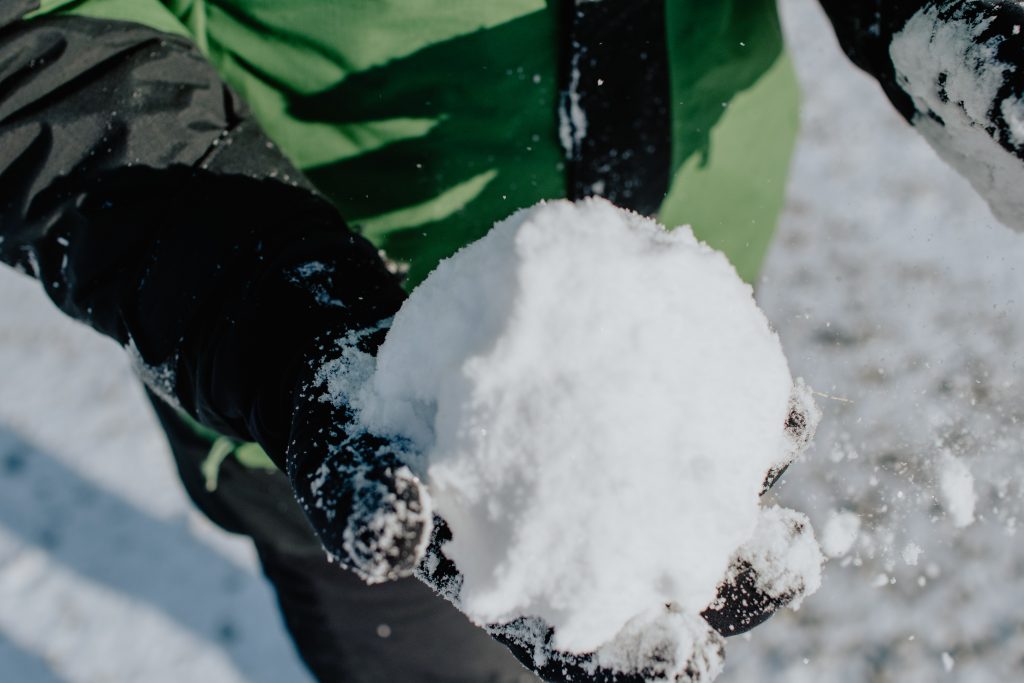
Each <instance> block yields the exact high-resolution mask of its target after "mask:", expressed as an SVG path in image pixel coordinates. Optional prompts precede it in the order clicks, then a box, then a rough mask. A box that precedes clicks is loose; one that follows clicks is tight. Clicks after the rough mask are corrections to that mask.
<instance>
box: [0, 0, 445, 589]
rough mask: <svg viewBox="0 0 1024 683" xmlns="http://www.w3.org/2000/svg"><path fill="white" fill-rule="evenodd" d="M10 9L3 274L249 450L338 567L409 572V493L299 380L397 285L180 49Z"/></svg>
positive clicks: (139, 34)
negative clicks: (105, 341) (294, 501)
mask: <svg viewBox="0 0 1024 683" xmlns="http://www.w3.org/2000/svg"><path fill="white" fill-rule="evenodd" d="M28 4H32V3H15V5H17V7H16V6H15V5H11V6H10V7H8V6H7V4H6V3H4V9H0V82H3V83H4V84H5V87H4V88H3V90H2V92H0V259H2V260H3V261H6V262H7V263H9V264H10V265H12V266H15V267H17V268H20V269H22V270H23V271H25V272H27V273H28V274H30V275H32V276H35V277H37V278H38V279H39V281H40V282H41V284H42V285H43V286H44V287H45V289H46V292H47V294H48V295H49V296H50V298H51V299H53V301H54V302H55V303H56V304H57V305H58V306H59V307H60V308H61V309H62V310H63V311H64V312H65V313H67V314H68V315H70V316H72V317H74V318H76V319H78V320H81V321H83V322H85V323H87V324H89V325H91V326H93V327H94V328H96V329H97V330H99V331H100V332H101V333H103V334H105V335H107V336H109V337H111V338H113V339H115V340H116V341H117V342H118V343H119V344H121V345H122V346H123V347H125V348H126V349H128V350H129V351H130V353H131V354H132V356H133V358H134V360H135V362H136V365H137V367H138V369H139V373H140V375H141V376H142V378H143V379H144V380H145V381H146V383H147V384H148V385H149V386H150V388H151V389H153V390H154V392H155V393H157V394H158V395H159V396H161V398H163V399H164V400H166V401H167V402H169V403H171V404H173V405H175V406H176V407H178V408H180V409H182V410H184V411H185V412H187V413H189V414H190V415H191V416H192V417H193V418H195V419H197V420H198V421H199V422H201V423H202V424H204V425H206V426H208V427H211V428H213V429H214V430H216V431H218V432H220V433H221V434H225V435H227V436H230V437H233V438H236V439H239V440H243V441H258V442H259V443H260V444H261V445H262V446H263V447H264V449H265V450H266V451H267V453H268V454H269V455H270V457H271V458H272V459H273V460H274V461H275V463H276V464H277V465H278V467H280V468H281V469H282V470H283V471H285V472H287V473H288V475H289V476H290V477H291V481H292V485H293V487H294V488H295V492H296V495H297V497H298V499H299V501H300V503H301V504H302V506H303V507H304V508H305V510H306V512H307V513H308V515H309V518H310V521H311V523H312V525H313V527H314V529H315V530H316V531H317V533H318V534H319V535H320V538H321V539H322V541H323V543H324V545H325V547H326V548H327V549H328V550H329V551H330V552H331V553H332V554H333V555H335V556H337V557H338V558H339V559H340V560H341V561H342V562H343V563H345V564H347V565H351V566H352V567H353V568H354V569H355V570H357V571H359V572H360V573H361V574H363V575H364V577H366V578H372V579H384V578H393V577H395V576H398V575H402V574H407V573H409V571H411V568H412V566H413V565H414V564H415V562H416V559H418V558H417V552H422V548H423V546H424V545H425V542H426V541H425V539H426V538H427V537H428V535H429V531H430V516H429V510H428V509H427V508H426V507H425V506H424V502H423V501H424V497H423V495H422V491H421V488H420V485H419V482H418V481H417V480H416V479H415V478H414V477H413V476H412V475H411V473H410V472H409V471H408V470H407V469H405V468H402V467H401V466H400V465H399V464H398V463H397V461H396V460H395V456H394V454H392V453H389V452H388V450H387V448H385V447H384V444H381V443H379V442H378V441H375V440H374V439H372V438H370V437H368V436H366V435H359V436H358V438H351V439H350V438H348V437H349V436H355V435H346V434H345V433H344V430H345V428H346V422H347V421H348V419H349V416H348V414H347V412H346V411H345V410H344V408H343V407H335V406H333V405H331V404H329V403H325V402H323V401H320V400H319V399H320V396H321V395H322V393H323V392H322V391H320V390H319V389H318V388H317V383H316V372H317V370H318V369H319V368H321V367H322V366H323V365H324V363H325V362H326V361H329V360H330V359H331V354H332V353H334V351H335V350H336V349H335V347H334V346H333V344H334V342H335V340H340V339H345V338H348V336H349V335H356V336H360V333H361V332H363V331H365V330H378V329H379V328H380V324H381V321H386V320H387V319H389V318H390V317H391V316H393V315H394V313H395V312H396V311H397V310H398V308H399V307H400V306H401V304H402V302H403V301H404V299H405V294H404V292H403V291H402V289H401V287H400V284H399V282H398V280H397V279H396V278H395V277H394V276H393V275H392V274H391V273H389V272H388V270H387V268H386V267H385V265H384V263H383V262H382V261H381V259H380V257H379V255H378V253H377V250H376V249H375V248H374V247H373V246H372V245H370V244H369V243H368V242H366V241H365V240H363V239H362V238H360V237H357V236H356V235H354V234H353V233H352V232H350V231H349V230H348V229H347V227H346V226H345V224H344V222H343V221H342V220H341V218H340V217H339V216H338V214H337V212H336V211H335V209H334V208H333V207H332V206H331V205H330V204H329V203H328V202H327V201H325V200H324V199H323V198H322V197H320V196H319V195H318V194H317V193H316V192H315V191H314V190H313V189H312V187H311V186H310V185H309V184H308V183H307V182H306V181H305V179H304V178H303V177H302V175H301V174H300V173H299V172H298V171H296V170H295V169H294V167H293V166H292V165H291V163H290V162H289V161H288V160H287V159H285V158H284V156H283V155H282V154H281V153H280V151H279V150H278V149H277V148H276V147H275V146H274V145H273V144H272V143H271V142H270V141H269V140H268V139H267V138H266V137H265V136H264V135H263V133H262V132H261V130H260V128H259V126H258V125H256V123H255V122H254V121H253V120H252V119H251V118H250V117H249V114H248V111H247V110H246V107H245V105H244V103H242V102H241V101H240V100H239V99H238V98H237V97H236V96H235V95H234V93H233V92H231V90H230V89H228V88H227V86H225V85H224V83H223V82H222V81H221V80H220V78H219V77H218V76H217V74H216V72H215V71H214V70H213V68H212V67H211V66H210V65H209V64H208V63H207V61H206V60H205V59H204V58H203V56H202V55H201V54H200V53H199V51H198V50H197V49H196V48H195V46H194V45H193V44H191V43H190V42H189V41H187V40H185V39H183V38H181V37H178V36H171V35H167V34H162V33H159V32H157V31H154V30H152V29H149V28H146V27H143V26H140V25H137V24H131V23H125V22H117V21H107V20H98V19H91V18H85V17H76V16H68V17H65V16H53V17H44V18H40V19H33V20H31V21H28V22H18V21H12V20H13V19H14V18H15V17H16V16H17V14H18V12H14V10H15V9H18V10H19V12H20V11H23V10H24V9H26V8H27V5H28ZM8 22H10V23H8ZM154 74H158V75H159V77H156V76H154ZM377 342H379V335H377V336H376V337H374V336H373V335H369V336H366V337H365V339H363V341H362V344H363V348H364V350H365V351H372V348H371V347H372V345H373V344H375V343H377Z"/></svg>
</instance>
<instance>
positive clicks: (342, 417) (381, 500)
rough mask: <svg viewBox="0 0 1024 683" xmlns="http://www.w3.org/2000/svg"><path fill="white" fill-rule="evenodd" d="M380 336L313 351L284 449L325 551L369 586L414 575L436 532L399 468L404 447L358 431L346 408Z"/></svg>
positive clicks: (421, 490)
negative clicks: (285, 448)
mask: <svg viewBox="0 0 1024 683" xmlns="http://www.w3.org/2000/svg"><path fill="white" fill-rule="evenodd" d="M385 332H386V329H385V328H383V327H376V328H370V329H368V330H364V331H358V332H351V333H349V334H347V335H345V336H343V337H340V338H337V339H328V338H325V339H324V341H323V343H322V344H317V345H316V347H317V349H318V351H317V352H316V353H314V354H313V356H312V357H311V358H310V359H309V360H308V362H307V368H306V369H307V375H308V380H306V381H304V382H303V383H302V385H301V389H300V391H299V392H298V393H297V401H296V404H295V408H294V413H293V419H292V426H291V433H290V439H289V442H288V446H287V463H288V470H289V471H288V474H289V476H290V477H291V479H292V483H293V486H294V487H295V490H296V493H297V495H298V496H299V500H300V502H301V503H302V506H303V508H304V509H305V512H306V515H307V516H308V517H309V519H310V521H311V522H312V524H313V526H314V528H316V529H318V530H319V532H320V540H321V541H322V542H323V544H324V547H325V548H326V549H327V551H328V552H329V553H330V554H331V556H332V557H333V558H334V559H335V560H336V561H338V562H339V564H341V565H342V566H343V567H345V568H347V569H350V570H352V571H354V572H355V573H356V574H357V575H359V576H360V577H361V578H362V579H363V580H364V581H366V582H367V583H379V582H381V581H390V580H394V579H398V578H401V577H405V576H409V575H411V574H412V573H413V570H414V569H415V568H416V566H417V564H418V563H419V561H420V559H421V558H422V557H423V555H424V553H425V552H426V547H427V543H428V541H429V540H430V536H431V531H432V529H433V522H432V518H431V511H430V499H429V496H428V494H427V491H426V488H425V486H424V485H423V484H422V483H421V482H420V480H419V479H418V478H417V477H416V476H415V475H414V474H413V472H412V470H410V468H409V467H408V465H407V464H405V462H403V457H402V456H403V452H404V449H403V447H402V444H400V443H396V442H393V441H389V440H387V439H383V438H380V437H377V436H374V435H372V434H368V433H366V432H365V431H361V430H359V428H358V427H357V426H355V425H354V424H353V419H352V418H353V416H352V409H351V407H350V405H349V404H348V400H349V396H347V392H346V391H345V388H346V386H345V385H349V386H356V385H357V384H358V382H359V380H361V379H365V373H364V372H363V368H360V367H358V366H359V365H360V364H364V363H367V364H369V363H372V360H371V359H372V355H373V354H374V353H375V351H376V348H377V346H378V345H379V344H380V342H381V340H382V339H383V336H384V333H385ZM339 385H341V386H339Z"/></svg>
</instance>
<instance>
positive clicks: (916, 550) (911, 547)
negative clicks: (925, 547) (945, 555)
mask: <svg viewBox="0 0 1024 683" xmlns="http://www.w3.org/2000/svg"><path fill="white" fill-rule="evenodd" d="M921 552H922V551H921V546H919V545H918V544H916V543H908V544H907V545H906V546H905V547H904V548H903V561H904V562H906V563H907V564H908V565H909V566H911V567H916V566H917V561H918V560H919V559H920V558H921Z"/></svg>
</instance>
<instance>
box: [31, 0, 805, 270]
mask: <svg viewBox="0 0 1024 683" xmlns="http://www.w3.org/2000/svg"><path fill="white" fill-rule="evenodd" d="M562 4H563V3H561V2H545V1H544V0H503V1H502V2H484V1H480V0H461V1H456V0H401V1H398V2H385V1H383V0H290V1H289V2H280V1H279V0H163V1H162V2H161V1H160V0H43V3H42V7H41V9H40V10H39V11H38V13H37V15H40V14H51V13H67V14H75V15H83V16H91V17H103V18H110V19H122V20H127V21H133V22H139V23H142V24H145V25H147V26H150V27H153V28H155V29H158V30H161V31H166V32H171V33H176V34H180V35H184V36H188V37H189V38H191V39H192V40H194V41H195V42H196V44H197V45H198V46H199V48H200V49H201V50H202V52H203V53H204V54H205V55H206V56H207V57H208V59H209V60H210V62H211V63H212V64H213V65H214V66H215V67H216V69H217V71H218V72H219V73H220V74H221V75H222V77H223V78H224V79H225V80H226V81H227V82H228V83H229V84H230V85H231V86H232V87H233V88H234V89H235V90H236V91H237V92H238V93H239V94H240V95H241V96H242V98H243V99H244V100H245V101H246V102H247V103H248V104H249V106H250V107H251V108H252V111H253V114H254V115H255V117H256V118H257V119H258V120H259V122H260V124H261V125H262V127H263V129H264V130H265V131H266V132H267V133H268V135H269V136H270V137H271V138H272V139H273V140H274V141H275V142H276V143H277V144H278V145H280V146H281V148H282V150H283V151H284V152H285V153H286V154H287V156H288V157H289V158H290V159H291V160H292V161H293V162H294V163H295V165H296V166H297V167H298V168H299V169H301V170H302V171H303V172H305V174H306V175H307V176H308V177H309V178H310V179H311V180H312V182H313V183H314V184H315V185H316V186H317V188H318V189H319V190H320V191H321V192H323V193H324V194H325V195H326V196H327V197H329V198H330V199H331V201H332V202H333V203H334V204H335V205H336V206H337V207H338V209H339V210H340V211H341V214H342V215H343V216H344V217H345V218H346V220H347V221H348V222H349V224H350V225H352V226H353V227H355V228H357V229H358V230H359V231H360V232H361V233H362V234H363V235H365V236H366V237H367V238H369V239H370V241H372V242H373V243H374V244H375V245H377V246H378V247H379V248H381V249H382V250H384V252H385V253H386V254H387V256H388V257H389V258H391V259H393V260H395V261H398V262H401V263H402V264H403V265H404V266H405V267H408V268H409V274H408V280H407V286H414V285H415V284H416V283H418V282H419V281H421V280H422V279H423V277H425V276H426V274H427V273H428V272H430V270H431V269H432V268H433V267H434V266H435V265H436V263H437V262H438V261H439V260H440V259H441V258H444V257H446V256H448V255H450V254H452V253H453V252H454V251H456V250H457V249H458V248H459V247H461V246H463V245H464V244H466V243H468V242H470V241H473V240H475V239H477V238H478V237H480V236H482V235H483V234H484V233H485V232H486V231H487V230H488V229H489V228H490V227H491V225H493V223H494V222H495V221H497V220H500V219H501V218H504V217H505V216H507V215H508V214H510V213H511V212H512V211H513V210H515V209H517V208H520V207H523V206H528V205H531V204H533V203H535V202H537V201H539V200H541V199H551V198H558V197H563V196H565V194H566V189H565V186H566V181H565V173H566V167H565V163H564V153H563V149H562V146H561V144H560V142H559V118H558V106H559V92H558V87H557V84H558V68H559V63H558V62H559V53H560V50H561V46H560V42H562V41H563V40H564V37H563V36H561V35H560V21H561V19H560V12H561V5H562ZM664 30H665V32H666V43H667V46H668V57H669V65H668V67H669V69H668V70H669V81H670V89H671V94H670V100H671V119H672V130H671V132H672V139H671V169H670V173H671V177H670V181H669V188H668V189H669V192H668V194H667V196H666V197H665V199H664V202H663V203H662V205H661V207H660V211H659V217H660V219H661V221H662V222H664V223H665V224H667V225H669V226H670V227H672V226H675V225H679V224H682V223H687V224H691V225H692V226H693V228H694V231H695V232H696V234H697V235H698V237H700V238H701V239H703V240H705V241H707V242H708V243H709V244H711V245H713V246H715V247H717V248H719V249H722V250H723V251H725V252H726V254H728V256H729V258H730V259H731V260H732V261H733V263H734V264H735V265H736V267H737V270H738V271H739V272H740V274H741V276H743V277H744V278H745V279H747V280H750V281H753V280H754V279H755V278H756V276H757V272H758V270H759V267H760V264H761V261H762V259H763V257H764V253H765V251H766V249H767V247H768V244H769V240H770V238H771V235H772V232H773V229H774V227H775V223H776V220H777V217H778V214H779V211H780V209H781V207H782V201H783V193H784V189H785V184H786V174H787V168H788V165H789V159H790V154H791V150H792V146H793V142H794V139H795V134H796V129H797V88H796V83H795V80H794V76H793V72H792V68H791V65H790V62H789V60H788V59H787V58H786V56H785V53H784V51H783V49H782V38H781V33H780V28H779V21H778V17H777V15H776V11H775V2H774V0H715V1H714V2H706V1H703V0H681V1H668V2H666V12H665V26H664Z"/></svg>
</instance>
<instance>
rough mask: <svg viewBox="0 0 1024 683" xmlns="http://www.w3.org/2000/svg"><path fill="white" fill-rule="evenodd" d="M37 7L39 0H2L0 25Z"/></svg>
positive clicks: (0, 3) (14, 19) (0, 4)
mask: <svg viewBox="0 0 1024 683" xmlns="http://www.w3.org/2000/svg"><path fill="white" fill-rule="evenodd" d="M38 8H39V0H3V2H0V26H4V25H6V24H9V23H11V22H13V21H16V20H18V19H20V18H21V17H23V16H25V15H26V14H28V13H29V12H31V11H32V10H35V9H38Z"/></svg>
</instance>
